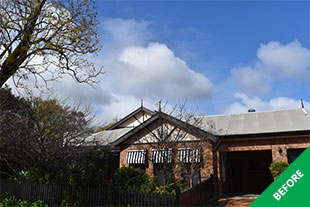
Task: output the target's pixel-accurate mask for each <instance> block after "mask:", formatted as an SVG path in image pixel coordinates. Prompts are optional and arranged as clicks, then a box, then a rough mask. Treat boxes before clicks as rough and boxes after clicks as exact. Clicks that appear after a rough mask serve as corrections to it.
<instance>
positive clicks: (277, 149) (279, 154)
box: [271, 144, 287, 162]
mask: <svg viewBox="0 0 310 207" xmlns="http://www.w3.org/2000/svg"><path fill="white" fill-rule="evenodd" d="M286 148H287V146H286V145H280V144H278V145H272V146H271V149H272V161H273V162H277V161H284V162H287V153H286Z"/></svg>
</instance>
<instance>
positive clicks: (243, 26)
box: [53, 0, 310, 120]
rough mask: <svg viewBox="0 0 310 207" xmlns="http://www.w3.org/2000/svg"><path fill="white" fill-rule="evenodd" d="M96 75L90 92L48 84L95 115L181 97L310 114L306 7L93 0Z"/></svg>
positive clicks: (230, 108) (199, 103)
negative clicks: (97, 49)
mask: <svg viewBox="0 0 310 207" xmlns="http://www.w3.org/2000/svg"><path fill="white" fill-rule="evenodd" d="M97 6H98V16H99V21H100V25H99V29H100V35H101V37H100V38H101V43H102V44H103V48H102V50H101V51H100V53H99V54H98V57H97V58H94V59H93V61H95V62H96V63H97V64H98V65H103V66H104V68H105V71H106V74H105V75H104V76H102V77H100V80H101V82H100V84H99V85H97V86H96V89H92V88H89V87H88V86H86V85H79V84H77V83H75V82H74V81H64V82H62V83H59V84H58V83H54V85H53V87H54V88H55V89H56V90H58V91H59V94H60V95H63V96H70V97H71V98H73V99H76V100H82V101H84V102H86V103H91V104H92V105H93V107H94V109H95V111H96V113H97V114H98V115H99V118H100V119H106V120H110V119H112V118H113V117H115V116H117V117H122V116H124V115H126V114H128V113H129V112H131V111H132V110H134V109H136V108H137V107H139V105H140V100H141V99H144V102H145V106H146V107H149V108H151V109H154V108H156V103H157V102H158V101H159V100H163V101H164V102H165V101H168V104H169V105H173V104H174V103H176V102H177V101H178V100H181V101H182V100H187V104H188V106H189V107H194V108H197V109H198V111H199V112H201V113H204V114H222V113H242V112H246V111H247V109H248V108H255V109H256V110H257V111H263V110H277V109H283V108H298V107H300V99H301V98H303V99H304V102H305V105H306V109H307V110H308V112H310V26H309V25H310V22H309V21H310V20H309V19H310V3H309V1H203V0H201V1H112V0H110V1H105V0H100V1H99V0H98V1H97Z"/></svg>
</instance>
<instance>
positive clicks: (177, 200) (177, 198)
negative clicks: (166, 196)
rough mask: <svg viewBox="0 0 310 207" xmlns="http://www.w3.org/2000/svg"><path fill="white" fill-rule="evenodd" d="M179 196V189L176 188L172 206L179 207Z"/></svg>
mask: <svg viewBox="0 0 310 207" xmlns="http://www.w3.org/2000/svg"><path fill="white" fill-rule="evenodd" d="M180 196H181V190H180V188H177V190H176V192H175V201H174V206H180Z"/></svg>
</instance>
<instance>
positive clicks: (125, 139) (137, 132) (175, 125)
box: [112, 112, 217, 147]
mask: <svg viewBox="0 0 310 207" xmlns="http://www.w3.org/2000/svg"><path fill="white" fill-rule="evenodd" d="M163 123H164V124H165V125H167V126H169V127H170V128H169V129H168V132H167V133H170V132H171V130H175V132H177V131H179V132H182V131H183V132H185V133H186V134H188V135H189V134H190V135H193V136H188V137H187V138H186V139H188V140H187V141H190V139H193V140H195V139H200V140H208V141H212V142H216V141H217V137H216V136H214V135H213V134H211V133H208V132H206V131H204V130H202V129H200V128H198V127H195V126H193V125H191V124H189V123H186V122H183V121H182V120H179V119H176V118H174V117H172V116H169V115H167V114H165V113H163V112H157V113H156V114H154V115H153V116H151V117H150V118H149V119H148V120H146V121H145V122H143V123H142V124H140V125H138V126H137V127H135V128H133V129H132V130H130V131H129V132H128V133H127V134H125V135H124V136H122V137H120V138H119V139H118V140H116V141H115V142H113V143H112V146H114V147H115V146H118V145H120V144H133V143H135V142H139V140H140V142H141V141H143V142H150V141H154V140H152V139H150V134H152V132H153V131H154V130H156V129H158V127H160V126H161V125H162V124H163ZM169 130H170V131H169ZM194 137H196V138H194ZM153 138H154V135H153ZM182 141H185V139H183V140H182Z"/></svg>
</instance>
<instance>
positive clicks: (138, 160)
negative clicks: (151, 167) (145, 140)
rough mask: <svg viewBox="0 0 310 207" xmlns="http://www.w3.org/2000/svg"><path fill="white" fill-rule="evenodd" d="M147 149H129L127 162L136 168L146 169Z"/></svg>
mask: <svg viewBox="0 0 310 207" xmlns="http://www.w3.org/2000/svg"><path fill="white" fill-rule="evenodd" d="M146 155H147V152H146V150H128V151H127V155H126V162H127V163H128V164H129V165H130V166H133V167H134V168H140V169H142V170H144V171H145V169H146Z"/></svg>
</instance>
